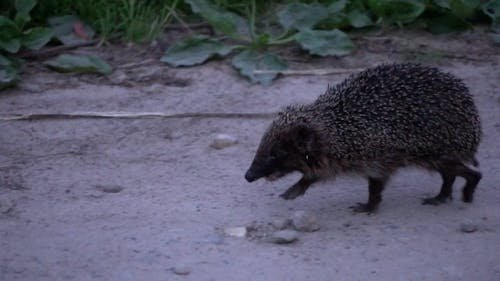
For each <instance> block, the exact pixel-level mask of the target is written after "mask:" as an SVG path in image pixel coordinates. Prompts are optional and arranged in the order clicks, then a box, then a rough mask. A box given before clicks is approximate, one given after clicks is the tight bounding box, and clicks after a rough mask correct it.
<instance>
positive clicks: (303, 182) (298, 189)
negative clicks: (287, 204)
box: [280, 177, 317, 200]
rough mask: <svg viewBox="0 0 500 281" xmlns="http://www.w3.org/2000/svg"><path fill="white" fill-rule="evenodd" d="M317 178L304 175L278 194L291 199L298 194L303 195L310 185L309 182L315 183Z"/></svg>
mask: <svg viewBox="0 0 500 281" xmlns="http://www.w3.org/2000/svg"><path fill="white" fill-rule="evenodd" d="M316 181H317V179H314V178H313V179H310V178H306V177H302V178H301V179H300V180H299V181H298V182H296V183H295V184H294V185H292V186H291V187H290V188H288V189H287V190H286V191H285V192H284V193H282V194H281V195H280V197H281V198H283V199H285V200H293V199H295V198H297V197H299V196H302V195H304V193H306V190H307V189H308V188H309V186H311V184H313V183H315V182H316Z"/></svg>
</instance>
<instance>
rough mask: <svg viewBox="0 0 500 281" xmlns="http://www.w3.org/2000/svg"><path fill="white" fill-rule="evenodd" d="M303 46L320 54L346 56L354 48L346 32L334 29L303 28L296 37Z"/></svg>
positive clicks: (312, 52) (311, 51)
mask: <svg viewBox="0 0 500 281" xmlns="http://www.w3.org/2000/svg"><path fill="white" fill-rule="evenodd" d="M295 38H296V39H295V40H296V41H297V42H298V43H299V44H300V45H301V46H302V48H304V49H306V50H308V51H309V52H310V53H311V54H315V55H320V56H328V55H332V56H344V55H347V54H349V53H351V52H352V51H353V50H354V44H353V43H352V41H351V39H349V36H347V34H345V33H344V32H342V31H340V30H338V29H334V30H331V31H324V30H302V31H300V32H299V33H298V34H297V36H296V37H295Z"/></svg>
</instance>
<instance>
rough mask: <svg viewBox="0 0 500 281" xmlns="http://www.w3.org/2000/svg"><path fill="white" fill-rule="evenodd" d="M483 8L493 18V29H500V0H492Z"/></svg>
mask: <svg viewBox="0 0 500 281" xmlns="http://www.w3.org/2000/svg"><path fill="white" fill-rule="evenodd" d="M481 9H482V10H483V13H485V14H486V15H487V16H489V17H490V18H491V27H492V29H500V0H490V1H488V2H486V3H485V4H483V5H482V7H481Z"/></svg>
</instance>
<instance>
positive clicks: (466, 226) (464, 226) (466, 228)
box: [460, 221, 477, 233]
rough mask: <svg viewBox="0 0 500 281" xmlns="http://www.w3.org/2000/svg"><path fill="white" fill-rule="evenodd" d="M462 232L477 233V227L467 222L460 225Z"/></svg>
mask: <svg viewBox="0 0 500 281" xmlns="http://www.w3.org/2000/svg"><path fill="white" fill-rule="evenodd" d="M460 231H462V232H465V233H472V232H476V231H477V225H476V224H474V223H473V222H470V221H467V222H464V223H462V224H461V225H460Z"/></svg>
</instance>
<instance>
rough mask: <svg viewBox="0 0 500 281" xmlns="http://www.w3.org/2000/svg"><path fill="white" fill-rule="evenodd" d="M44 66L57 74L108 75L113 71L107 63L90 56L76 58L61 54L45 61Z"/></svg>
mask: <svg viewBox="0 0 500 281" xmlns="http://www.w3.org/2000/svg"><path fill="white" fill-rule="evenodd" d="M45 64H46V65H47V66H48V67H49V68H51V69H54V70H56V71H59V72H79V73H101V74H110V73H111V72H112V71H113V69H112V68H111V66H110V65H109V64H108V63H106V62H105V61H103V60H102V59H100V58H98V57H96V56H92V55H85V56H76V55H66V54H62V55H59V56H57V57H56V58H54V59H51V60H48V61H46V62H45Z"/></svg>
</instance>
